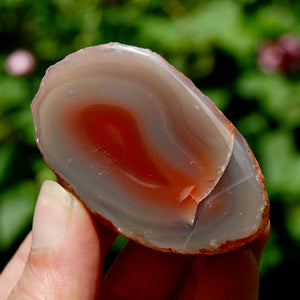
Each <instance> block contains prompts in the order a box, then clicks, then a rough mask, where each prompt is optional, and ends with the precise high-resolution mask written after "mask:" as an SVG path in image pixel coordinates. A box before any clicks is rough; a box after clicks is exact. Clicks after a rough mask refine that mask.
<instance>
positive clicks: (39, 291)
mask: <svg viewBox="0 0 300 300" xmlns="http://www.w3.org/2000/svg"><path fill="white" fill-rule="evenodd" d="M269 232H270V226H268V228H267V229H266V230H265V232H264V233H263V234H262V235H261V236H260V237H259V238H258V239H256V240H255V241H253V242H251V243H250V244H249V245H246V246H244V247H241V248H239V249H237V250H235V251H231V252H228V253H225V254H221V255H213V256H200V255H196V256H189V255H178V254H170V253H162V252H158V251H155V250H152V249H149V248H146V247H143V246H141V245H139V244H137V243H135V242H132V241H130V242H129V243H128V244H127V245H126V247H125V248H124V250H123V251H122V252H121V254H120V255H119V257H118V258H117V260H116V261H115V263H114V264H113V266H112V267H111V269H110V270H109V272H108V274H107V276H105V278H104V279H103V278H102V277H103V276H102V270H103V257H104V256H105V254H106V253H107V252H108V250H109V248H110V247H111V245H112V244H113V241H114V239H115V238H116V233H114V232H112V231H111V230H110V229H108V228H106V227H104V226H102V225H96V224H95V222H94V220H93V218H92V216H91V215H90V213H89V212H88V211H87V209H86V208H85V206H84V205H83V204H82V203H81V202H80V201H78V200H77V199H76V198H75V197H73V196H72V195H70V194H69V193H68V192H66V191H65V190H64V189H63V188H61V187H60V186H59V185H58V184H56V183H54V182H51V181H47V182H45V183H44V185H43V186H42V189H41V192H40V195H39V197H38V201H37V205H36V209H35V214H34V221H33V228H32V233H30V234H29V235H28V236H27V237H26V239H25V240H24V242H23V243H22V245H21V246H20V248H19V249H18V251H17V252H16V254H15V255H14V256H13V258H12V259H11V261H10V262H9V263H8V265H7V266H6V268H5V269H4V270H3V272H2V273H1V275H0V300H3V299H7V297H8V299H10V300H15V299H24V300H27V299H64V300H65V299H72V300H74V299H86V300H88V299H101V300H118V299H120V300H121V299H123V300H124V299H126V300H148V299H151V300H165V299H174V300H185V299H188V300H194V299H205V300H210V299H216V300H217V299H222V300H226V299H230V300H235V299H237V300H240V299H243V300H248V299H249V300H250V299H251V300H254V299H257V298H258V263H259V260H260V257H261V254H262V252H263V249H264V247H265V244H266V242H267V239H268V236H269Z"/></svg>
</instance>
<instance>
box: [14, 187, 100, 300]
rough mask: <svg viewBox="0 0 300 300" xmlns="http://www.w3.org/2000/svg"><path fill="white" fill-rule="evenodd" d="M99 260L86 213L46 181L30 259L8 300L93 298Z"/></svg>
mask: <svg viewBox="0 0 300 300" xmlns="http://www.w3.org/2000/svg"><path fill="white" fill-rule="evenodd" d="M100 261H101V254H100V243H99V238H98V235H97V230H96V228H95V225H94V222H93V220H92V218H91V216H90V215H89V214H88V212H87V210H86V208H85V207H84V206H83V205H82V204H81V203H80V202H79V201H78V200H76V199H75V198H74V197H73V196H71V195H70V194H69V193H67V192H66V191H65V190H64V189H63V188H61V187H60V186H59V185H58V184H56V183H54V182H51V181H47V182H45V183H44V184H43V186H42V189H41V192H40V195H39V197H38V201H37V205H36V210H35V214H34V220H33V229H32V244H31V250H30V254H29V257H28V260H27V263H26V265H25V268H24V272H23V274H22V275H21V278H20V280H19V281H18V283H17V285H16V286H15V288H14V289H13V291H12V293H11V295H10V297H9V299H10V300H11V299H12V300H14V299H95V297H96V295H97V294H99V283H100V278H101V275H102V274H101V270H100V268H99V266H100V265H101V264H100Z"/></svg>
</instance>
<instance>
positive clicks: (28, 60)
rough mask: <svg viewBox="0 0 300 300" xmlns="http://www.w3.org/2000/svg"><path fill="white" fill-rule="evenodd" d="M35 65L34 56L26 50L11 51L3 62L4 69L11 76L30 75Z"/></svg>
mask: <svg viewBox="0 0 300 300" xmlns="http://www.w3.org/2000/svg"><path fill="white" fill-rule="evenodd" d="M35 65H36V61H35V58H34V56H33V55H32V54H31V53H30V52H29V51H27V50H23V49H19V50H15V51H13V52H12V53H11V54H10V55H9V56H8V57H7V59H6V61H5V69H6V71H7V73H9V74H10V75H12V76H23V75H26V74H29V73H31V72H32V71H33V70H34V68H35Z"/></svg>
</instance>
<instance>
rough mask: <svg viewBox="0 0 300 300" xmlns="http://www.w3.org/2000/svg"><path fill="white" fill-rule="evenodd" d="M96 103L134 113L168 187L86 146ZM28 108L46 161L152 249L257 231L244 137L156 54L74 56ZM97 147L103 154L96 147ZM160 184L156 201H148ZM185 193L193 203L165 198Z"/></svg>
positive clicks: (189, 247)
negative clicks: (84, 120) (85, 118)
mask: <svg viewBox="0 0 300 300" xmlns="http://www.w3.org/2000/svg"><path fill="white" fill-rule="evenodd" d="M90 108H95V109H99V110H100V111H103V110H105V109H107V108H109V109H110V110H111V111H114V114H117V113H118V112H119V111H121V110H122V111H123V110H124V111H125V112H126V113H128V115H129V116H131V117H133V118H134V123H132V124H134V126H135V127H136V128H138V131H139V133H140V135H141V137H142V139H143V143H144V145H146V149H147V150H146V151H147V153H148V154H147V155H149V157H150V159H151V161H152V162H154V164H155V168H157V169H158V170H159V172H161V174H162V176H163V177H164V178H166V179H167V182H168V185H167V187H160V186H159V185H157V186H156V185H155V184H152V183H147V182H144V183H142V182H141V184H139V185H138V184H137V182H138V180H137V179H136V178H132V174H129V173H127V174H126V172H125V173H124V172H123V171H120V170H119V169H120V166H119V165H116V164H114V161H113V160H112V159H111V158H110V157H107V156H105V155H104V154H103V153H104V152H103V148H98V147H94V148H93V147H90V141H89V139H87V138H86V136H87V135H88V134H87V133H86V130H87V129H86V128H84V129H82V128H81V127H80V126H77V125H76V124H77V123H78V122H79V121H78V120H79V119H78V118H80V116H81V114H82V113H83V112H85V111H86V110H89V109H90ZM32 111H33V116H34V122H35V128H36V137H37V143H38V146H39V148H40V150H41V152H42V154H43V157H44V159H45V161H46V162H47V164H48V165H49V166H50V167H51V168H52V169H53V170H54V171H55V173H56V174H57V175H58V177H59V178H61V179H62V181H63V182H67V183H68V186H69V187H70V188H71V190H72V192H74V193H75V194H76V195H77V196H78V197H79V198H80V199H81V200H82V201H84V202H85V203H86V205H87V206H88V207H89V209H91V210H92V211H94V212H97V213H98V214H100V215H101V216H102V217H103V218H104V219H107V220H109V221H110V222H111V223H112V226H113V227H114V228H116V229H117V230H118V231H119V232H120V233H121V234H123V235H125V236H127V237H129V238H132V239H134V240H137V241H139V242H141V243H143V244H145V245H147V246H150V247H154V248H159V249H171V250H172V251H175V252H180V253H205V252H214V251H215V252H217V250H216V249H218V248H220V247H221V246H222V245H224V244H225V243H228V241H234V240H236V239H243V238H247V237H249V236H253V235H254V233H255V232H258V231H259V230H261V227H262V223H263V213H264V211H265V210H266V207H267V199H266V197H265V194H264V193H263V192H262V191H263V187H262V186H261V182H258V180H257V178H258V177H259V176H258V173H257V170H256V165H255V162H254V161H253V158H252V156H251V155H249V150H248V146H247V144H245V142H244V140H243V139H242V138H241V137H240V135H239V134H238V133H236V134H235V139H234V133H235V131H234V128H233V126H232V124H231V123H230V122H229V121H228V120H227V119H226V118H225V117H224V116H223V114H222V113H221V112H220V111H218V110H217V109H216V107H215V106H214V104H213V103H212V102H211V101H210V100H209V99H208V98H207V97H206V96H204V95H203V94H202V93H201V92H200V91H199V90H198V89H196V87H195V86H194V85H193V84H192V82H191V81H190V80H188V79H187V78H186V77H184V76H183V75H182V74H181V73H180V72H178V71H177V70H175V69H174V68H173V67H172V66H170V65H169V64H168V63H167V62H166V61H165V60H164V59H162V58H161V57H160V56H158V55H157V54H155V53H152V52H150V51H149V50H145V49H140V48H136V47H130V46H125V45H120V44H116V43H113V44H107V45H102V46H96V47H90V48H86V49H84V50H81V51H79V52H77V53H75V54H72V55H69V56H68V57H66V58H65V59H64V60H62V61H61V62H59V63H57V64H56V65H54V66H52V67H51V68H50V69H49V70H48V71H47V73H46V75H45V77H44V79H43V81H42V83H41V86H40V89H39V92H38V94H37V95H36V97H35V99H34V101H33V104H32ZM74 120H75V121H74ZM69 124H73V125H72V126H73V127H72V126H69ZM132 126H133V125H132ZM72 128H75V129H76V130H73V131H72ZM113 130H115V129H113ZM117 134H119V133H117ZM79 137H80V138H79ZM122 138H123V137H120V143H122V141H123V140H122ZM99 149H101V151H102V152H103V153H100V154H99V155H100V156H101V155H102V156H101V157H100V156H98V153H97V154H95V153H93V152H101V151H100V150H99ZM95 155H97V156H95ZM98 157H100V158H99V161H100V162H101V164H100V163H96V162H95V158H96V160H98ZM163 166H164V167H163ZM169 167H170V168H171V169H168V168H169ZM170 170H171V171H170ZM176 176H177V177H178V176H179V177H178V178H182V179H180V180H178V179H176ZM173 177H174V178H175V179H173ZM185 178H188V179H187V180H185ZM176 180H177V181H176ZM190 182H192V184H190ZM176 184H177V185H178V186H177V190H176V188H174V185H176ZM133 186H135V188H132V187H133ZM157 191H159V197H160V199H159V201H157V199H155V201H154V202H153V203H151V201H150V200H151V199H152V198H156V196H155V195H158V193H157ZM243 191H246V192H247V193H246V194H247V195H246V196H245V195H242V193H243ZM148 194H149V197H148V196H146V195H148ZM188 195H192V198H193V201H194V202H195V205H193V206H192V208H191V209H190V208H184V209H183V210H182V211H180V210H178V207H179V206H177V208H176V209H173V208H172V206H170V205H167V206H164V205H162V206H161V205H160V203H164V201H166V199H168V198H172V197H173V198H174V199H175V200H176V199H177V200H176V201H177V202H178V201H179V202H180V201H182V200H185V197H187V196H188ZM147 197H148V198H149V199H148V200H149V201H148V200H147V199H146V200H147V201H148V202H147V201H146V202H145V201H144V198H147ZM181 198H182V199H181ZM178 199H179V200H178ZM176 201H175V202H176ZM199 203H200V204H199ZM249 203H250V204H249ZM232 247H233V246H232ZM203 249H204V250H203ZM205 249H206V250H205ZM226 250H228V249H226Z"/></svg>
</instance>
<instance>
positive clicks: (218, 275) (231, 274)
mask: <svg viewBox="0 0 300 300" xmlns="http://www.w3.org/2000/svg"><path fill="white" fill-rule="evenodd" d="M194 272H195V271H194ZM195 299H205V300H211V299H214V300H219V299H220V300H227V299H228V300H229V299H230V300H240V299H243V300H256V299H258V265H257V261H256V258H255V256H254V254H253V252H252V250H251V249H250V248H249V247H247V246H245V247H242V248H239V249H237V250H235V251H231V252H228V253H225V254H220V255H214V256H210V257H208V258H207V259H206V260H205V262H204V263H203V265H202V267H201V269H200V270H198V275H197V276H196V286H195Z"/></svg>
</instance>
